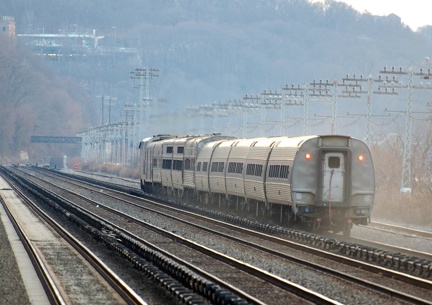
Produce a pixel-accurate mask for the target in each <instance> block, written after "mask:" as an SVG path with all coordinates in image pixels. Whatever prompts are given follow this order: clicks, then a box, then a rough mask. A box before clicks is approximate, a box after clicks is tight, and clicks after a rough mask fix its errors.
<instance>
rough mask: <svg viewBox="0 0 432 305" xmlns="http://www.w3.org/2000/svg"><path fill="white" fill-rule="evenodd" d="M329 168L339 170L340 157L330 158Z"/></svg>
mask: <svg viewBox="0 0 432 305" xmlns="http://www.w3.org/2000/svg"><path fill="white" fill-rule="evenodd" d="M328 167H329V168H339V167H340V158H339V157H329V158H328Z"/></svg>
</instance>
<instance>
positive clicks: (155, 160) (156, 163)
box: [153, 158, 158, 167]
mask: <svg viewBox="0 0 432 305" xmlns="http://www.w3.org/2000/svg"><path fill="white" fill-rule="evenodd" d="M157 161H158V160H157V159H156V158H153V167H158V162H157Z"/></svg>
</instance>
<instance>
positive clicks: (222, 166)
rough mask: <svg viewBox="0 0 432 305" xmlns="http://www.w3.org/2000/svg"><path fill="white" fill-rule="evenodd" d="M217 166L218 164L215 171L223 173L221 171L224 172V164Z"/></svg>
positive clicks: (220, 163)
mask: <svg viewBox="0 0 432 305" xmlns="http://www.w3.org/2000/svg"><path fill="white" fill-rule="evenodd" d="M218 163H219V164H218V169H217V171H218V172H219V173H223V170H224V163H223V162H218Z"/></svg>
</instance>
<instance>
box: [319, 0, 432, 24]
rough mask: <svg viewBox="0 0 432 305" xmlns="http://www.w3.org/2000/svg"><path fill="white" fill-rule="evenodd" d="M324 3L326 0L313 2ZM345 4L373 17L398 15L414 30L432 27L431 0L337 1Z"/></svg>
mask: <svg viewBox="0 0 432 305" xmlns="http://www.w3.org/2000/svg"><path fill="white" fill-rule="evenodd" d="M312 1H324V0H312ZM335 1H338V2H345V3H347V4H349V5H351V6H352V7H353V8H354V9H356V10H358V11H359V12H361V13H363V12H365V11H368V12H369V13H371V14H372V15H380V16H387V15H389V14H391V13H393V14H396V15H398V16H399V17H400V18H401V19H402V22H403V23H404V24H406V25H408V26H409V27H410V28H411V29H412V30H414V31H415V30H417V28H418V27H421V26H424V25H432V10H431V4H432V2H431V1H430V0H335Z"/></svg>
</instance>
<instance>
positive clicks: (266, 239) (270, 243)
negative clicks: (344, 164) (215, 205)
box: [74, 182, 431, 304]
mask: <svg viewBox="0 0 432 305" xmlns="http://www.w3.org/2000/svg"><path fill="white" fill-rule="evenodd" d="M74 183H78V182H74ZM80 187H81V188H83V187H84V186H83V185H80ZM86 187H87V188H89V186H86ZM89 192H93V193H95V192H99V193H101V192H102V193H103V195H104V196H108V195H109V193H111V191H110V190H108V189H104V190H103V191H102V189H101V188H100V187H97V189H96V191H95V190H94V189H93V190H92V191H89ZM109 196H111V199H110V201H114V200H116V201H118V200H121V202H122V204H123V205H125V204H126V202H127V203H128V204H131V202H130V201H131V198H133V197H130V196H128V197H127V198H126V199H125V198H119V196H125V195H124V194H119V193H115V194H114V195H109ZM87 197H88V196H87ZM133 199H134V200H137V201H138V202H139V203H135V204H138V207H137V206H136V207H137V208H139V209H143V207H142V204H143V202H142V200H141V199H138V198H133ZM96 205H97V203H91V204H89V206H90V207H91V206H96ZM100 207H101V205H100V204H99V208H100ZM163 209H165V210H166V209H167V207H163ZM134 213H135V212H134ZM151 213H158V214H159V215H163V216H162V217H165V218H170V219H175V218H174V217H173V216H172V215H173V214H176V215H177V214H179V213H180V214H182V216H181V218H178V217H177V218H176V219H175V221H177V222H181V223H182V224H187V225H188V226H193V227H195V228H198V224H197V222H205V223H206V224H205V225H203V226H201V225H200V227H199V230H201V231H203V230H206V231H207V232H211V234H213V235H218V236H222V235H223V238H224V241H221V243H227V240H231V242H235V243H237V244H242V245H243V246H242V247H246V248H244V249H245V250H244V251H248V249H249V251H251V250H250V249H255V250H254V251H261V252H265V253H266V255H272V256H273V257H274V258H272V261H277V260H283V262H281V263H285V264H286V262H287V261H290V262H295V264H298V265H301V266H303V268H304V266H307V268H310V269H311V270H314V271H315V272H317V270H319V272H322V273H325V274H332V277H337V278H338V280H344V281H347V282H349V283H351V284H352V283H356V285H361V286H362V287H367V288H368V289H371V290H372V291H375V292H377V291H379V292H380V293H386V294H387V295H389V296H391V297H392V298H394V297H397V298H398V299H400V300H404V301H406V302H412V303H419V304H429V303H430V300H427V299H424V300H422V299H421V298H419V297H416V296H415V295H417V296H418V295H422V293H423V294H424V293H425V291H423V290H422V289H430V287H431V286H430V285H431V283H430V282H429V281H425V280H422V279H416V278H412V277H410V276H405V275H401V274H400V273H397V272H394V271H391V270H387V269H384V268H380V267H377V266H371V265H369V264H365V263H362V262H358V261H355V260H352V259H349V258H346V257H341V256H339V255H335V254H332V253H329V252H327V251H321V250H318V249H314V248H311V247H306V246H304V245H301V244H298V243H293V242H289V241H286V240H283V239H279V238H275V237H274V236H268V235H265V234H261V233H257V232H253V231H250V230H244V229H243V228H239V227H234V226H232V225H228V224H226V223H221V222H218V223H217V224H216V226H217V229H209V222H210V223H213V224H215V223H216V222H215V221H214V220H210V219H207V218H204V217H202V216H200V215H196V214H192V215H189V216H185V212H184V211H177V210H172V209H171V210H170V211H169V212H164V213H162V212H154V211H153V212H151ZM122 217H128V216H124V215H123V216H122ZM187 217H190V219H191V220H189V221H187V220H184V219H185V218H187ZM198 219H200V220H199V221H198ZM128 221H129V222H131V221H134V222H137V223H140V222H139V220H137V219H132V218H129V220H128ZM146 223H147V221H146V222H145V223H140V225H141V226H143V225H146ZM176 226H178V225H174V227H176ZM151 230H152V231H156V230H158V229H157V228H151ZM215 230H216V231H215ZM223 230H231V232H230V233H228V234H221V233H220V231H223ZM234 231H235V233H233V232H234ZM240 231H243V232H240ZM161 234H164V235H170V237H169V238H170V239H172V240H177V241H178V243H185V240H184V238H183V237H177V236H176V234H174V235H171V233H170V232H164V233H161ZM239 234H241V235H239ZM234 235H235V236H237V237H233V236H234ZM257 238H259V240H258V239H257ZM248 239H249V240H250V241H247V240H248ZM166 243H167V244H168V243H169V242H166ZM192 244H193V242H192ZM258 244H264V245H262V246H258ZM189 247H190V248H194V247H196V246H195V245H191V244H189ZM233 247H239V246H233ZM293 248H297V249H301V251H302V253H304V251H307V252H308V253H310V254H311V255H313V256H315V257H316V258H318V260H317V261H316V262H315V263H313V262H310V261H306V260H302V259H299V258H298V257H295V256H293V255H287V254H286V253H289V252H292V251H293ZM200 251H201V252H204V251H203V250H200ZM256 255H257V256H258V255H260V254H256ZM304 255H305V254H298V255H297V256H304ZM261 256H262V254H261ZM213 258H214V257H213ZM324 258H325V259H326V260H328V261H329V262H326V263H325V264H328V266H327V267H324V266H322V265H323V259H324ZM219 259H220V260H225V259H226V258H224V259H222V258H219ZM331 261H332V262H333V263H331ZM341 261H344V264H345V267H344V268H342V269H345V270H344V271H343V272H341V271H335V270H340V269H341V267H340V266H336V265H335V262H337V263H338V264H339V263H340V262H341ZM204 262H205V260H204ZM229 264H231V265H235V263H234V262H233V261H231V262H229ZM353 267H354V268H353ZM218 268H219V267H218ZM294 268H295V267H294ZM359 268H361V269H364V270H366V269H367V270H369V273H366V274H365V275H363V277H364V278H363V279H361V276H359V271H358V269H359ZM232 272H234V271H232ZM248 272H250V273H252V271H248ZM253 272H256V271H253ZM305 272H306V271H305ZM377 273H378V274H380V276H379V277H381V274H386V275H387V276H388V277H389V278H390V277H397V278H398V279H399V281H401V280H403V281H405V282H406V283H408V285H407V288H406V292H403V291H399V290H400V289H398V290H396V289H393V288H391V286H393V287H394V286H400V282H399V281H396V282H394V283H392V284H388V283H387V285H388V286H389V287H387V288H385V287H384V286H383V284H382V283H381V284H377V283H374V282H376V281H377V280H378V279H374V282H371V281H370V280H369V279H370V278H371V274H377ZM353 274H356V276H353ZM263 276H264V275H263V274H261V275H260V277H263ZM267 280H269V279H267ZM323 281H324V282H326V283H328V282H330V281H331V280H329V279H326V280H323ZM333 281H334V280H333ZM386 281H389V279H386ZM278 285H279V286H280V285H281V284H278ZM410 285H413V286H417V287H422V288H420V290H419V291H416V292H413V290H412V286H410ZM339 287H340V286H339ZM341 289H342V288H340V289H339V290H341ZM346 289H347V290H348V289H350V288H346ZM402 290H403V289H402ZM339 292H340V291H339ZM413 294H414V295H413ZM279 301H280V299H279ZM384 302H385V301H384Z"/></svg>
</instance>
